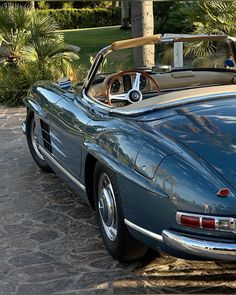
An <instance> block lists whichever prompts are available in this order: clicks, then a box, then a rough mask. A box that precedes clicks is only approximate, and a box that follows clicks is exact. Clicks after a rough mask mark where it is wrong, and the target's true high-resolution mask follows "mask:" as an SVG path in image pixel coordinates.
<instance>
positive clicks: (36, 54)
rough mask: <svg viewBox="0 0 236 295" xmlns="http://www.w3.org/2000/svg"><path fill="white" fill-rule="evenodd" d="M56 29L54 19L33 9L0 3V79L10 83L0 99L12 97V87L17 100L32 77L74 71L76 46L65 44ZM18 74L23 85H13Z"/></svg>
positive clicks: (76, 64) (30, 82) (77, 49)
mask: <svg viewBox="0 0 236 295" xmlns="http://www.w3.org/2000/svg"><path fill="white" fill-rule="evenodd" d="M58 29H59V27H58V25H57V23H56V22H55V21H54V19H52V18H51V17H50V16H43V15H41V14H38V13H37V11H36V10H35V9H30V8H26V7H22V6H17V5H3V6H1V7H0V42H1V47H0V63H1V64H0V79H5V80H6V79H8V81H5V82H6V84H9V83H11V84H10V85H11V86H9V87H8V88H6V87H5V89H4V94H0V101H1V95H2V99H4V97H6V96H7V95H9V97H11V93H10V91H13V90H12V89H11V88H14V91H15V92H16V94H14V95H13V94H12V97H13V96H14V97H17V95H18V98H19V101H20V98H21V97H22V96H24V94H25V92H26V91H27V88H28V87H29V86H30V85H31V84H32V83H34V82H35V81H37V80H39V79H50V80H54V81H56V80H58V79H60V78H61V77H63V76H67V75H72V74H73V71H74V69H75V67H77V66H78V60H79V55H78V52H79V47H76V46H69V45H67V44H65V42H64V38H63V35H62V34H61V33H59V32H58V31H57V30H58ZM17 77H21V80H22V81H21V82H22V83H21V85H24V89H23V86H22V88H21V87H18V86H17V87H15V86H14V85H18V84H17V83H18V82H19V80H18V79H17ZM9 79H10V80H11V81H9ZM14 83H15V84H14ZM2 84H4V83H2ZM13 84H14V85H13ZM17 89H19V90H17ZM0 91H1V86H0ZM7 91H9V93H8V94H7ZM2 93H3V92H2Z"/></svg>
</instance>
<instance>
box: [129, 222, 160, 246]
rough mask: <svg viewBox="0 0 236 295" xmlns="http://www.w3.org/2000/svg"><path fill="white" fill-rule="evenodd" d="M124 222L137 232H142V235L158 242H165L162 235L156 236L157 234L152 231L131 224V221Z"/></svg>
mask: <svg viewBox="0 0 236 295" xmlns="http://www.w3.org/2000/svg"><path fill="white" fill-rule="evenodd" d="M124 221H125V224H126V225H128V226H129V227H131V228H133V229H135V230H137V231H138V232H140V233H142V234H144V235H146V236H149V237H150V238H153V239H155V240H157V241H159V242H162V241H163V239H162V235H159V234H156V233H154V232H151V231H149V230H147V229H145V228H142V227H140V226H138V225H136V224H134V223H133V222H131V221H129V220H127V219H125V220H124Z"/></svg>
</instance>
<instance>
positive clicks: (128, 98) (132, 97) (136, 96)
mask: <svg viewBox="0 0 236 295" xmlns="http://www.w3.org/2000/svg"><path fill="white" fill-rule="evenodd" d="M124 75H130V76H134V78H133V83H132V88H131V89H130V90H129V91H128V92H124V93H119V94H114V93H111V89H112V85H113V83H114V82H115V81H116V80H118V79H120V78H121V77H122V76H124ZM142 75H143V76H144V77H146V78H147V79H148V80H149V81H150V82H151V83H152V84H153V86H154V88H155V89H156V92H157V95H159V94H160V88H159V86H158V84H157V82H156V80H155V79H154V78H153V77H152V76H151V75H150V74H148V73H146V72H144V71H141V70H129V71H122V72H120V73H118V74H115V75H113V77H112V79H111V80H110V82H109V84H108V85H107V96H108V97H107V98H108V104H109V105H111V106H112V102H114V101H120V102H122V101H124V102H128V103H136V102H139V101H141V100H142V99H143V94H142V92H141V90H140V84H141V76H142Z"/></svg>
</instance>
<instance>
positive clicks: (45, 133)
mask: <svg viewBox="0 0 236 295" xmlns="http://www.w3.org/2000/svg"><path fill="white" fill-rule="evenodd" d="M40 125H41V129H42V137H43V145H44V147H45V149H46V150H48V151H49V152H50V153H52V144H51V135H50V127H49V125H48V124H47V123H45V122H44V121H43V120H40Z"/></svg>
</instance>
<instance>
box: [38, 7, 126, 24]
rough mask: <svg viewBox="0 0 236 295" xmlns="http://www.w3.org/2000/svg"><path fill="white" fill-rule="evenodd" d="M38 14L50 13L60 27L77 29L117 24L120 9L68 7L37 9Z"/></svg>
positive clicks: (119, 18)
mask: <svg viewBox="0 0 236 295" xmlns="http://www.w3.org/2000/svg"><path fill="white" fill-rule="evenodd" d="M37 12H38V13H39V14H42V15H45V14H46V15H47V14H49V15H51V16H52V17H53V18H54V19H55V21H56V22H57V23H58V24H59V26H60V28H61V29H79V28H91V27H103V26H113V25H119V24H120V23H121V11H120V8H119V7H116V8H112V9H111V8H110V9H108V8H81V9H75V8H69V9H45V10H37Z"/></svg>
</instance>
